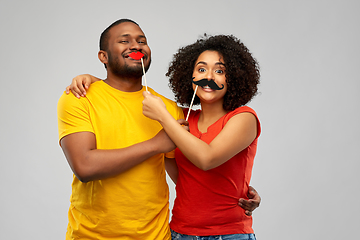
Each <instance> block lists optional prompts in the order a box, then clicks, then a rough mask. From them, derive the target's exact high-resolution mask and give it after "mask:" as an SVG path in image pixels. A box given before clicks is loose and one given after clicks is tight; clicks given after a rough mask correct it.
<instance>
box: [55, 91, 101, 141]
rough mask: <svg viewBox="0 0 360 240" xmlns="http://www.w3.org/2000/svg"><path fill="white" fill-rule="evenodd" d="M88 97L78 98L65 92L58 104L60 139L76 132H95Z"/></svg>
mask: <svg viewBox="0 0 360 240" xmlns="http://www.w3.org/2000/svg"><path fill="white" fill-rule="evenodd" d="M87 106H88V99H87V98H81V99H77V98H76V97H75V96H73V95H72V94H68V95H67V94H66V93H64V94H63V95H62V96H61V97H60V99H59V101H58V105H57V114H58V130H59V141H60V140H61V139H62V138H63V137H65V136H67V135H69V134H71V133H76V132H94V129H93V127H92V124H91V121H90V115H89V110H88V107H87Z"/></svg>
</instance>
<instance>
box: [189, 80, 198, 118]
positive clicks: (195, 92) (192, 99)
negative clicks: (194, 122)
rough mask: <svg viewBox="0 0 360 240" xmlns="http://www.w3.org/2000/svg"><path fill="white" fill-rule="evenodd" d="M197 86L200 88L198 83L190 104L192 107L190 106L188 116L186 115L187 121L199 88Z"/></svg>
mask: <svg viewBox="0 0 360 240" xmlns="http://www.w3.org/2000/svg"><path fill="white" fill-rule="evenodd" d="M197 88H198V85H196V87H195V90H194V95H193V97H192V99H191V104H190V107H189V111H188V113H187V116H186V121H187V120H188V119H189V115H190V111H191V107H192V105H193V102H194V98H195V95H196V90H197Z"/></svg>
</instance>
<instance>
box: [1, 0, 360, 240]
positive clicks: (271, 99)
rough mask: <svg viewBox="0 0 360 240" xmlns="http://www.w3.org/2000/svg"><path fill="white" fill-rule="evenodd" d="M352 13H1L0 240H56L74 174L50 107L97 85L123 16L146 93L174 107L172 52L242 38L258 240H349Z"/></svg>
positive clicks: (127, 6) (122, 8) (333, 9)
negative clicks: (139, 32)
mask: <svg viewBox="0 0 360 240" xmlns="http://www.w3.org/2000/svg"><path fill="white" fill-rule="evenodd" d="M123 2H124V3H123ZM359 6H360V4H359V2H358V1H355V0H354V1H350V0H347V1H346V0H345V1H344V0H343V1H337V0H333V1H325V0H323V1H321V0H311V1H309V0H305V1H304V0H303V1H289V0H279V1H276V0H275V1H245V0H243V1H226V0H224V1H45V0H36V1H4V0H3V1H1V7H0V32H1V40H0V41H1V44H0V50H1V51H0V52H1V60H0V61H1V64H0V73H1V94H0V114H1V118H0V126H1V134H0V143H1V144H0V158H1V161H0V164H1V165H0V184H1V198H0V239H8V240H9V239H64V236H65V231H66V225H67V210H68V207H69V197H70V193H71V181H72V172H71V170H70V168H69V166H68V164H67V162H66V160H65V157H64V156H63V153H62V151H61V149H60V147H59V145H58V133H57V116H56V105H57V101H58V99H59V97H60V95H61V94H62V91H63V90H64V89H65V87H66V86H67V85H69V83H70V81H71V79H72V78H73V77H75V76H76V75H78V74H81V73H91V74H94V75H96V76H98V77H102V78H103V77H105V76H106V75H105V69H104V67H103V65H102V64H101V63H100V62H99V60H98V58H97V52H98V39H99V36H100V33H101V32H102V31H103V30H104V29H105V28H106V27H107V26H108V25H110V24H111V23H112V22H114V21H115V20H117V19H119V18H131V19H134V20H135V21H137V22H138V23H139V24H140V26H141V27H142V28H143V30H144V32H145V33H146V35H147V37H148V41H149V45H150V47H151V49H152V56H153V63H152V66H151V68H150V70H149V72H148V74H147V81H148V83H149V85H150V86H152V87H153V88H154V89H155V90H157V91H158V92H160V93H162V94H163V95H165V96H167V97H169V98H171V99H173V95H172V93H171V91H170V90H169V89H168V86H167V79H166V78H165V76H164V73H165V72H166V69H167V67H168V64H169V62H170V60H171V58H172V54H173V53H175V51H176V50H177V49H178V48H179V47H180V46H184V45H186V44H189V43H192V42H194V41H195V40H196V39H197V38H198V37H199V36H200V35H202V34H203V33H204V32H207V33H209V34H220V33H224V34H234V35H235V36H237V37H239V38H240V39H242V41H243V42H244V43H245V44H246V45H247V46H248V47H249V49H250V50H251V51H252V52H253V54H254V56H255V57H256V58H257V60H258V61H259V63H260V66H261V74H262V77H261V86H260V92H261V94H259V95H258V96H257V97H256V98H255V99H254V100H253V101H252V102H251V103H250V106H251V107H253V108H254V109H255V110H256V111H257V113H258V115H259V117H260V120H261V123H262V135H261V137H260V139H259V148H258V154H257V156H256V159H255V165H254V169H253V178H252V182H251V184H252V185H253V186H255V188H256V189H257V190H258V191H259V192H260V194H261V197H262V203H261V207H260V208H259V209H257V210H256V211H255V213H254V225H253V226H254V230H255V232H256V235H257V238H258V239H271V240H272V239H292V240H296V239H345V238H351V239H355V238H357V235H358V228H359V226H360V220H359V214H360V208H359V204H358V203H359V200H358V198H359V182H360V181H359V180H360V179H359V175H358V174H357V172H358V169H359V160H360V154H359V147H360V140H359V133H360V127H359V122H360V114H359V107H360V97H359V90H360V83H359V72H358V71H359V63H360V61H359V53H360V48H359V42H360V35H359V23H360V21H359V20H360V17H359ZM169 187H170V191H171V202H172V201H173V198H174V186H173V185H172V184H170V185H169ZM171 206H172V205H171Z"/></svg>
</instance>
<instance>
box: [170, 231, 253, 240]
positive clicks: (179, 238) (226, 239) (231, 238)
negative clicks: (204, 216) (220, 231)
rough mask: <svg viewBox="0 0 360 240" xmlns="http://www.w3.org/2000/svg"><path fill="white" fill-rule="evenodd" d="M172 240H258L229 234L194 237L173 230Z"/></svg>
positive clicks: (250, 236) (249, 236) (250, 235)
mask: <svg viewBox="0 0 360 240" xmlns="http://www.w3.org/2000/svg"><path fill="white" fill-rule="evenodd" d="M171 239H172V240H256V238H255V235H254V234H252V233H250V234H229V235H214V236H192V235H185V234H180V233H177V232H175V231H173V230H171Z"/></svg>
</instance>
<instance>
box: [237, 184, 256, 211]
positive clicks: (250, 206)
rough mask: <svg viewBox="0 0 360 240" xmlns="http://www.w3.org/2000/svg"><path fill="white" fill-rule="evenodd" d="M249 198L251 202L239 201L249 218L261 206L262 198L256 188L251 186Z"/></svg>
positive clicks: (241, 199)
mask: <svg viewBox="0 0 360 240" xmlns="http://www.w3.org/2000/svg"><path fill="white" fill-rule="evenodd" d="M247 196H248V198H249V200H246V199H243V198H240V199H239V203H238V204H239V206H240V207H242V208H243V209H245V214H246V215H248V216H251V215H252V212H253V211H254V210H255V209H256V208H257V207H259V206H260V202H261V197H260V195H259V194H258V192H257V191H256V190H255V188H253V187H251V186H249V192H248V195H247Z"/></svg>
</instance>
